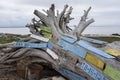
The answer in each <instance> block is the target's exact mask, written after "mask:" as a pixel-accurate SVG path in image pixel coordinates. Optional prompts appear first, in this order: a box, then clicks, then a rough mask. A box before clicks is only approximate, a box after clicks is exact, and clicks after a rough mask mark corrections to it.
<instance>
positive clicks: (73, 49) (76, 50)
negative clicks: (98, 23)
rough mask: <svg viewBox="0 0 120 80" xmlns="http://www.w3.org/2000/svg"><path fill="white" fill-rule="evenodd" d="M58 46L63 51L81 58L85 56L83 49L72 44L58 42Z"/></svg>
mask: <svg viewBox="0 0 120 80" xmlns="http://www.w3.org/2000/svg"><path fill="white" fill-rule="evenodd" d="M58 45H59V46H62V47H63V49H64V50H68V51H70V52H72V53H74V54H76V55H78V56H80V57H82V58H85V56H86V51H84V50H83V49H81V48H79V47H76V46H74V45H73V44H70V43H67V42H65V41H63V40H60V41H59V42H58Z"/></svg>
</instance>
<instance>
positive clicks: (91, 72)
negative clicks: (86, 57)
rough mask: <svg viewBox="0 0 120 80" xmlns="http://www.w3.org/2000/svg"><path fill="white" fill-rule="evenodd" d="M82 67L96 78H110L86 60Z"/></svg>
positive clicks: (95, 79) (96, 79)
mask: <svg viewBox="0 0 120 80" xmlns="http://www.w3.org/2000/svg"><path fill="white" fill-rule="evenodd" d="M80 68H81V69H82V70H83V71H84V72H86V73H87V74H88V75H89V76H91V77H92V78H93V79H94V80H108V79H107V78H106V77H105V76H104V75H103V74H102V73H100V72H98V71H97V70H96V69H94V68H93V67H91V66H90V65H89V64H87V63H86V62H83V63H82V65H81V66H80Z"/></svg>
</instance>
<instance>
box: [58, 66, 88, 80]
mask: <svg viewBox="0 0 120 80" xmlns="http://www.w3.org/2000/svg"><path fill="white" fill-rule="evenodd" d="M57 71H58V72H60V73H61V74H62V75H65V76H67V77H69V78H70V79H72V80H87V79H85V78H83V77H81V76H79V75H77V74H75V73H73V72H71V71H69V70H66V69H63V68H62V67H58V68H57Z"/></svg>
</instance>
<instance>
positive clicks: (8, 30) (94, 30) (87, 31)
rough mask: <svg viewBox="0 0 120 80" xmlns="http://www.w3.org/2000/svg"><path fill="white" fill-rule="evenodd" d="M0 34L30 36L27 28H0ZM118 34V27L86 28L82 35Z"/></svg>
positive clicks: (119, 28) (119, 30)
mask: <svg viewBox="0 0 120 80" xmlns="http://www.w3.org/2000/svg"><path fill="white" fill-rule="evenodd" d="M0 33H12V34H22V35H23V34H30V32H29V29H28V28H0ZM113 33H118V34H120V27H87V28H86V29H85V31H84V32H83V34H113Z"/></svg>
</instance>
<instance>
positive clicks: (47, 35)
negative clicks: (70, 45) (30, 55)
mask: <svg viewBox="0 0 120 80" xmlns="http://www.w3.org/2000/svg"><path fill="white" fill-rule="evenodd" d="M43 34H44V37H45V38H48V39H51V38H52V34H50V33H46V32H45V33H43Z"/></svg>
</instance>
